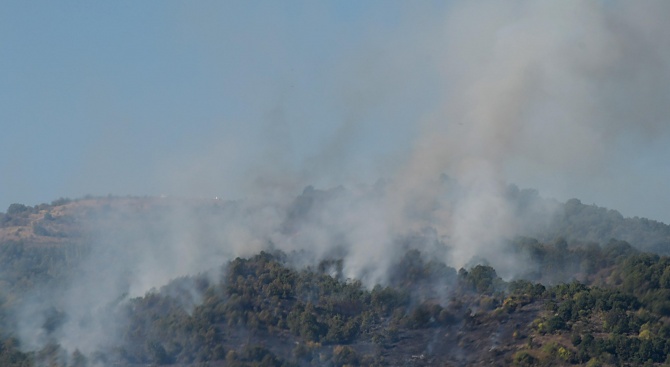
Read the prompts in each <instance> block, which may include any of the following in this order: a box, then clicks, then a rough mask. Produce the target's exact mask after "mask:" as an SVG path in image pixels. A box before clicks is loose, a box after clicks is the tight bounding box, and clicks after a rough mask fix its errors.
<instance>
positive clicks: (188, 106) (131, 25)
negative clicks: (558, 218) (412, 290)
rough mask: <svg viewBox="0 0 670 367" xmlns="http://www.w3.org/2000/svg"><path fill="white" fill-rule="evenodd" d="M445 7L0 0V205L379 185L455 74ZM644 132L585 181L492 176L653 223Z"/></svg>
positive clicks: (656, 146)
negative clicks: (272, 185)
mask: <svg viewBox="0 0 670 367" xmlns="http://www.w3.org/2000/svg"><path fill="white" fill-rule="evenodd" d="M450 11H451V10H450V8H449V5H448V4H446V3H443V2H428V1H426V2H412V3H411V4H410V2H402V1H363V2H361V1H337V2H335V1H333V2H313V1H306V2H296V1H282V2H278V1H276V2H273V1H226V2H220V1H209V2H208V1H200V2H183V1H182V2H180V1H143V2H134V1H115V2H79V1H66V2H46V1H43V2H21V1H7V2H4V3H3V4H2V5H0V126H1V133H0V147H1V150H0V153H1V154H0V210H4V208H7V206H8V205H9V204H11V203H14V202H19V203H24V204H28V205H34V204H38V203H41V202H50V201H52V200H54V199H57V198H59V197H81V196H83V195H87V194H92V195H107V194H110V193H111V194H115V195H160V194H169V195H189V196H205V197H210V196H215V195H216V196H224V197H239V196H243V195H244V189H245V185H248V184H249V181H250V180H253V176H254V175H256V172H271V173H272V175H274V176H273V177H275V178H276V177H282V175H283V174H286V175H287V176H291V177H300V180H302V181H304V182H301V184H302V183H314V184H316V185H318V186H328V185H336V184H338V183H345V184H348V183H352V182H368V183H369V182H374V180H376V179H377V178H380V177H385V176H392V175H393V173H392V172H394V170H395V169H396V168H397V167H396V166H397V165H398V162H402V161H404V157H406V156H408V155H409V154H410V153H411V151H412V150H413V149H416V146H417V144H420V127H421V126H423V125H422V121H424V120H426V119H430V118H431V116H434V115H435V114H436V112H435V111H439V110H440V109H442V108H444V107H443V106H444V105H448V103H445V101H446V100H448V99H449V98H451V96H453V95H454V94H455V93H458V91H454V90H453V89H450V85H451V84H452V80H451V79H450V78H451V76H450V75H451V72H452V71H453V70H455V69H449V71H448V72H446V73H445V72H443V70H442V64H443V63H444V60H447V59H449V58H450V57H452V54H454V53H456V51H454V50H453V49H451V48H450V46H449V42H447V41H445V40H443V39H442V37H443V34H442V33H441V32H443V31H444V29H445V23H447V22H449V19H450V14H449V12H450ZM464 14H468V13H467V12H465V13H464ZM446 28H448V25H446ZM445 32H446V31H445ZM452 32H453V30H452ZM445 37H446V38H449V37H451V38H453V37H454V36H453V35H451V36H450V35H447V36H445ZM467 42H468V38H467V37H466V38H465V43H467ZM454 84H457V83H455V82H454ZM447 115H448V114H447ZM448 116H450V115H448ZM433 118H434V117H433ZM445 120H449V119H448V118H446V119H445ZM445 123H451V124H453V121H446V122H445ZM659 135H661V136H662V137H661V138H660V139H647V138H645V137H641V138H639V139H638V138H636V137H635V136H633V138H631V139H633V140H634V139H637V140H635V141H634V142H629V141H627V142H626V143H624V144H621V145H620V147H621V150H618V152H619V153H617V154H614V155H612V156H611V159H607V160H604V161H603V162H601V165H602V167H604V168H603V171H604V172H605V173H603V174H601V175H597V176H596V177H589V176H588V175H586V174H584V173H583V172H582V173H579V172H573V171H570V170H568V171H567V173H565V174H562V173H561V171H555V173H556V175H559V176H561V177H560V178H558V179H557V178H556V177H555V175H552V174H548V172H553V171H551V170H547V171H542V169H539V171H542V172H543V174H539V173H538V174H532V173H529V172H530V170H529V169H528V167H527V166H523V164H522V163H519V162H522V161H523V159H521V160H519V159H516V160H514V159H513V160H512V161H513V163H510V164H509V167H508V168H507V170H508V171H509V172H512V173H518V174H517V175H515V174H512V175H511V176H510V177H507V179H509V180H510V181H514V182H516V183H517V184H519V186H522V187H524V186H534V187H536V188H538V189H539V190H540V192H541V193H546V194H548V195H551V196H555V197H557V198H559V199H562V200H564V199H567V198H570V197H579V198H581V199H582V200H583V201H584V202H587V203H591V202H595V203H597V204H599V205H604V206H608V207H612V208H615V209H620V210H621V211H622V212H623V213H624V214H625V215H641V216H648V217H652V218H654V219H660V220H664V221H666V222H668V221H670V209H667V208H668V207H670V205H668V204H670V192H669V191H670V190H668V189H667V188H666V186H667V185H666V183H667V179H668V173H667V171H668V169H667V167H668V166H667V162H668V159H670V154H669V153H668V148H666V147H667V146H670V145H668V144H666V143H667V139H666V136H665V132H664V131H663V132H662V134H659ZM622 136H624V137H626V136H630V135H627V134H623V135H622ZM417 139H418V141H419V143H417ZM663 139H666V140H663ZM624 140H627V138H625V139H624ZM631 141H632V140H631ZM531 166H533V167H537V166H541V165H539V164H538V163H537V162H535V163H533V164H532V165H531ZM519 167H522V168H519ZM437 174H439V173H436V175H437ZM557 181H560V184H556V182H557ZM608 185H609V186H608Z"/></svg>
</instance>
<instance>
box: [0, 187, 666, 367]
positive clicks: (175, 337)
mask: <svg viewBox="0 0 670 367" xmlns="http://www.w3.org/2000/svg"><path fill="white" fill-rule="evenodd" d="M68 203H70V201H68V200H64V201H63V203H56V204H58V205H66V204H68ZM54 205H55V204H54ZM584 207H585V206H583V205H582V204H581V203H577V202H568V203H567V204H566V208H567V209H566V210H568V209H569V210H570V211H579V212H580V213H581V214H580V215H582V214H584V215H586V214H589V213H591V214H592V213H596V214H598V216H601V215H602V214H603V212H602V211H600V209H598V208H593V207H589V208H584ZM53 208H54V206H49V205H44V206H38V207H26V206H21V205H18V204H16V205H13V206H11V207H10V208H9V209H8V210H7V213H6V214H3V215H2V216H1V217H0V222H2V224H0V227H2V226H4V227H3V228H9V229H12V230H14V228H15V227H16V228H20V226H22V225H28V224H26V223H33V222H36V223H38V226H37V227H36V226H35V225H34V224H31V226H32V227H31V228H32V229H31V230H32V231H33V232H34V233H37V234H38V235H39V233H42V235H41V236H43V237H53V238H60V239H65V241H61V242H58V244H57V245H53V243H46V245H45V244H44V243H34V242H30V241H29V239H27V238H26V239H21V240H15V239H4V240H2V241H0V366H8V367H15V366H21V367H29V366H30V367H32V366H54V367H56V366H58V367H86V366H88V367H92V366H140V365H143V366H145V365H156V366H168V365H173V366H197V365H209V366H224V365H225V366H324V365H325V366H386V365H417V366H430V365H445V364H446V365H501V366H507V365H518V366H524V365H533V366H553V365H588V366H598V365H602V366H606V365H620V366H638V365H650V366H651V365H656V366H659V365H664V364H665V365H667V364H670V359H669V358H668V355H670V258H668V257H666V256H660V255H656V254H651V253H646V252H641V251H640V250H638V249H636V248H634V247H633V246H632V245H631V244H629V243H628V242H625V241H620V240H607V241H605V242H602V243H603V244H602V245H601V244H600V243H599V242H595V241H576V240H572V239H570V238H569V237H557V238H556V239H553V240H551V241H544V242H543V241H540V240H537V239H534V238H530V237H519V238H516V239H514V240H510V241H507V242H506V244H507V246H506V248H505V250H506V254H507V255H510V258H512V259H515V261H516V262H517V264H518V266H517V268H518V269H517V271H516V272H515V273H513V274H512V275H511V276H512V280H509V281H505V280H503V279H501V277H500V276H499V274H498V272H497V271H496V269H494V268H493V267H492V266H490V265H488V264H487V262H486V261H480V262H479V263H473V265H472V266H468V267H467V268H463V269H458V270H457V269H454V268H451V267H449V266H447V265H445V264H444V263H443V262H441V261H440V259H439V258H435V257H430V256H428V254H424V253H421V252H420V251H418V250H416V249H411V248H412V247H411V246H410V245H408V246H406V248H408V250H407V252H406V253H405V254H404V255H403V256H401V257H400V258H399V259H398V261H397V262H396V263H395V264H394V266H392V267H391V269H392V271H391V272H390V273H389V276H388V279H387V280H386V282H385V283H384V285H376V286H374V287H371V288H370V287H366V286H364V285H363V284H362V283H361V282H360V281H358V280H356V279H346V278H345V277H344V275H343V273H344V272H343V268H344V266H345V265H346V264H345V260H344V259H337V258H335V259H329V260H324V261H322V262H321V263H319V264H318V265H315V266H313V267H306V268H304V267H303V268H296V267H294V266H291V264H295V263H296V261H295V260H296V257H299V256H300V255H301V254H300V253H289V254H285V253H282V252H278V251H276V252H261V253H260V254H258V255H256V256H253V257H250V258H236V259H234V260H232V261H230V262H229V263H227V264H223V266H222V268H221V272H220V273H219V274H220V275H218V276H212V275H211V274H208V275H194V276H188V277H183V278H179V279H175V280H173V281H172V282H171V283H169V284H168V285H166V286H164V287H162V288H161V289H158V290H153V291H151V292H149V293H147V294H145V295H144V296H143V297H138V298H131V299H123V300H120V301H119V302H117V303H116V304H114V305H110V309H109V310H110V317H113V318H114V320H116V321H118V322H115V323H114V324H113V327H111V328H110V330H109V334H110V335H113V336H114V337H113V338H112V340H113V342H112V343H111V344H110V345H107V346H101V347H100V348H99V349H98V350H96V351H86V352H85V353H84V352H82V351H79V350H76V349H75V350H66V349H65V348H64V347H63V346H61V345H60V344H59V339H58V328H59V327H60V326H61V324H62V322H63V321H64V320H67V318H68V315H67V314H65V313H64V311H63V310H59V309H50V310H49V311H48V312H49V315H46V317H45V322H44V325H43V330H42V332H43V334H44V335H46V336H47V337H48V340H50V342H49V343H47V344H46V345H45V346H44V347H43V348H41V349H40V350H23V349H21V345H20V342H19V340H18V335H17V333H16V324H15V319H14V317H13V315H12V312H15V311H16V309H17V307H19V305H20V302H21V300H22V297H24V296H25V295H26V294H29V293H30V291H31V290H39V289H40V288H41V287H42V288H48V287H52V288H54V287H57V285H59V284H62V283H66V282H67V281H68V280H69V279H70V278H71V277H74V276H77V274H78V273H77V266H78V264H79V263H80V262H81V261H82V259H85V258H86V256H87V255H88V254H89V253H90V248H89V247H88V246H86V245H85V243H84V242H82V241H81V239H80V238H77V240H76V241H75V240H72V241H69V240H68V239H70V238H69V237H68V236H67V235H63V236H61V237H58V235H57V233H59V232H58V230H60V229H62V228H66V226H74V225H76V223H75V222H76V221H75V220H74V219H73V217H71V216H67V215H62V216H60V217H59V216H47V215H46V214H48V213H49V212H50V210H52V209H53ZM55 212H56V211H54V213H55ZM607 213H608V215H610V216H611V217H612V218H610V219H608V220H609V221H610V222H611V221H614V220H618V219H616V218H618V216H617V215H615V214H616V213H610V212H607ZM298 214H300V213H297V214H296V216H298ZM302 214H304V213H302ZM591 214H589V215H591ZM571 215H574V213H573V214H571ZM30 221H33V222H30ZM566 223H567V222H566ZM588 223H591V224H593V225H596V223H597V220H593V221H590V222H588ZM575 225H576V224H575ZM39 228H43V229H44V231H46V232H39V231H40V229H39ZM287 228H288V227H287ZM640 228H642V227H640ZM573 229H574V230H575V231H578V229H577V227H575V228H573ZM287 230H288V229H287ZM594 230H595V229H594ZM661 230H663V228H661ZM35 231H37V232H35ZM603 233H604V232H603ZM607 233H609V232H607ZM407 242H408V244H411V241H410V240H407ZM418 242H421V241H420V240H419V241H418ZM445 246H447V247H448V245H445ZM446 251H448V249H447V250H446ZM508 276H509V275H508Z"/></svg>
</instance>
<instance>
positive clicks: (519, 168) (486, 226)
mask: <svg viewBox="0 0 670 367" xmlns="http://www.w3.org/2000/svg"><path fill="white" fill-rule="evenodd" d="M409 14H410V15H408V19H406V20H405V23H404V25H403V27H404V28H402V29H411V30H412V33H411V36H407V37H406V38H404V41H403V42H400V44H407V45H409V44H411V43H413V42H415V43H417V44H418V46H417V45H415V46H414V47H413V48H412V51H414V52H417V56H415V58H416V59H421V58H426V59H430V60H432V62H430V63H427V64H425V65H426V67H427V68H426V70H425V71H423V72H422V73H427V74H430V75H431V76H432V78H433V79H435V80H437V84H438V85H439V87H438V88H436V90H435V92H436V94H437V95H438V96H439V99H440V103H439V104H438V106H437V107H435V108H434V109H432V110H429V111H421V112H420V113H417V114H415V115H414V116H407V121H404V124H407V126H411V127H412V129H410V130H412V131H414V130H413V129H414V128H416V129H417V130H416V131H415V134H414V135H412V134H409V136H410V137H411V139H412V141H411V143H410V144H409V146H410V148H409V149H407V152H408V154H407V155H403V156H402V157H400V158H398V157H397V156H394V159H393V160H392V161H393V163H392V164H389V162H388V161H386V160H382V162H380V164H379V165H380V167H384V171H385V174H384V176H385V177H384V178H385V180H381V181H379V182H377V183H374V184H360V185H358V184H350V182H347V184H348V185H347V187H346V188H335V189H330V190H315V189H313V188H311V187H308V188H306V189H304V191H303V188H305V187H306V186H307V185H309V184H317V185H322V186H321V187H323V185H324V182H323V181H320V173H322V172H330V173H331V174H332V172H346V173H342V175H343V177H344V176H346V179H345V181H346V180H350V179H351V178H352V177H356V175H355V174H353V173H352V172H351V171H347V169H346V168H347V167H349V163H348V162H347V159H353V158H352V157H351V153H350V152H349V154H347V150H348V148H349V145H348V144H347V142H348V141H350V140H351V139H355V135H356V133H357V132H358V131H360V130H359V129H363V130H364V127H357V126H356V123H355V121H356V118H358V117H359V116H362V115H365V114H366V113H370V114H372V115H374V113H373V112H370V111H376V110H378V109H383V107H384V106H386V105H388V104H394V103H398V102H399V101H396V100H393V98H391V97H389V98H391V100H389V101H388V103H387V102H384V101H383V98H382V101H381V102H380V101H379V100H378V99H375V98H370V101H374V102H370V103H374V104H375V106H374V108H373V107H369V106H365V103H363V105H361V103H362V102H361V101H362V99H357V101H356V103H353V102H352V103H353V105H352V106H351V111H350V113H348V112H345V113H344V114H345V115H348V116H349V117H348V119H347V120H346V121H345V122H344V123H343V124H342V127H341V128H339V129H338V128H335V129H333V131H335V133H334V134H333V135H334V137H333V138H332V140H331V141H330V143H326V144H323V146H324V149H323V152H317V153H316V154H314V156H313V157H312V158H309V159H306V160H305V167H300V166H299V164H295V163H292V162H294V161H293V160H291V159H290V158H289V157H290V155H291V153H290V152H289V151H284V149H286V150H289V148H287V147H283V146H281V145H282V144H279V145H277V144H259V145H264V146H265V147H266V150H264V151H263V152H264V153H258V154H256V155H251V158H253V160H254V161H255V164H252V165H246V163H248V159H250V158H249V157H248V156H247V159H245V160H243V161H244V163H245V165H244V166H243V167H241V166H240V164H239V162H236V161H235V158H234V157H235V156H236V154H237V153H240V154H246V153H248V150H249V148H248V147H242V146H241V144H239V143H235V142H233V141H230V142H228V141H226V144H224V143H222V142H220V141H216V142H212V144H211V145H208V146H206V147H204V148H203V150H202V154H201V155H198V154H194V155H193V156H189V157H186V158H182V159H181V160H171V161H170V163H169V164H166V165H165V167H166V169H169V171H170V174H166V175H165V176H164V177H166V179H168V180H171V182H173V183H174V185H175V187H177V188H178V189H175V192H182V191H180V190H184V189H185V188H186V190H188V188H191V189H192V190H193V191H192V192H193V194H192V195H193V196H198V192H210V191H211V190H212V186H213V185H214V184H213V183H212V182H217V183H222V182H225V183H226V184H230V185H232V186H235V188H232V189H231V188H228V187H221V192H235V193H236V194H238V195H239V196H240V197H242V199H240V200H239V201H236V202H217V203H215V204H212V203H210V202H207V203H204V204H203V203H199V204H198V205H192V204H188V202H189V201H188V200H184V201H183V202H180V201H179V200H178V199H172V198H167V199H165V200H167V201H168V202H169V203H170V204H169V205H167V204H166V205H165V208H164V211H162V214H161V217H160V218H154V219H152V220H148V219H146V218H138V222H137V223H138V227H137V228H131V229H128V228H116V229H114V231H116V230H124V231H126V232H124V234H122V235H118V236H117V237H107V236H106V235H105V236H100V237H98V238H96V240H95V244H94V247H95V248H96V249H94V250H93V251H92V254H91V258H90V263H87V264H84V267H83V270H82V272H84V273H86V274H95V276H93V277H89V276H86V277H84V278H83V279H82V280H78V281H75V282H74V283H73V284H70V285H68V286H67V287H66V290H65V291H64V292H63V293H61V294H59V295H54V296H53V298H52V302H53V303H55V306H56V307H57V308H58V309H62V310H63V311H64V312H65V313H67V314H68V315H70V318H69V319H68V320H67V321H66V322H65V323H64V325H63V326H62V328H60V329H59V330H58V331H56V332H55V333H54V335H55V336H56V337H57V338H58V340H59V341H60V342H61V344H62V345H63V346H65V347H67V348H69V349H73V348H79V349H81V350H83V351H86V352H91V351H93V350H95V348H97V347H98V346H99V345H101V344H105V343H107V342H108V338H109V337H110V335H109V333H108V332H109V330H108V329H107V328H106V326H107V325H108V324H107V323H106V322H102V321H101V322H98V321H95V322H93V321H91V322H81V321H82V320H85V319H87V318H88V319H94V320H98V319H97V317H98V316H99V314H101V313H103V312H102V311H96V310H106V307H108V306H109V305H110V304H113V303H114V302H122V301H123V300H125V299H127V298H128V297H133V296H139V295H143V294H144V292H147V291H149V290H151V289H152V288H155V287H160V286H162V285H164V284H166V283H167V282H168V281H169V280H170V279H174V278H177V277H179V276H183V275H186V274H197V273H203V272H208V271H213V273H212V274H213V276H217V274H216V269H218V266H220V265H221V264H222V263H224V262H225V261H226V260H229V259H232V258H234V257H235V256H245V255H250V254H253V253H256V252H257V251H259V250H262V249H272V248H277V249H281V250H283V251H286V252H291V251H295V252H296V253H302V254H303V257H302V258H301V260H295V261H296V263H298V264H300V265H308V264H314V263H315V262H317V261H318V260H320V259H324V258H333V257H343V258H344V273H345V276H346V277H352V278H354V277H356V278H361V279H363V280H364V282H365V283H366V284H367V285H372V284H375V283H379V282H381V283H383V282H385V281H386V280H387V279H388V271H389V268H390V266H391V265H392V264H393V263H394V262H395V261H396V260H397V259H398V258H399V256H401V254H402V250H404V248H403V244H402V243H401V241H398V240H397V239H398V238H399V237H401V236H403V235H406V234H408V233H419V232H421V231H425V230H426V229H427V228H430V230H431V231H433V232H431V233H434V236H433V237H432V238H431V239H430V240H429V241H424V242H425V243H415V244H414V245H415V246H418V247H420V250H422V252H423V253H424V254H426V255H427V256H431V255H432V256H439V257H440V258H441V260H443V261H445V262H447V263H448V264H450V265H452V266H455V267H460V266H464V265H465V264H467V263H468V262H470V261H471V260H472V259H473V258H474V257H478V258H485V259H487V260H488V261H489V262H490V263H491V265H493V266H494V267H495V268H496V269H498V270H499V271H500V272H501V274H504V275H507V276H513V275H514V269H522V265H521V264H519V263H517V262H516V261H517V260H515V259H513V258H512V257H510V256H508V255H505V253H504V251H503V245H502V240H503V239H505V238H508V237H510V236H513V235H514V234H515V233H517V232H518V231H519V230H521V229H523V228H526V227H527V225H528V223H527V222H525V221H524V220H523V219H520V218H519V217H518V216H516V213H515V211H514V210H513V208H512V206H511V205H510V203H509V201H508V200H507V199H506V196H505V193H506V190H507V185H508V184H509V183H510V182H514V181H527V182H549V181H556V182H558V184H556V186H555V187H560V186H561V185H566V186H569V184H570V183H571V182H573V181H579V180H591V179H593V180H595V181H597V182H601V181H607V180H611V179H616V178H617V175H612V172H613V170H614V169H615V168H616V167H618V166H617V162H616V161H618V160H620V159H622V155H624V154H626V153H627V152H630V151H631V150H632V149H634V148H636V147H640V146H641V144H645V143H647V144H655V142H656V141H658V139H662V138H665V137H667V132H668V131H667V129H668V126H670V125H669V124H668V123H667V121H666V119H667V116H668V115H669V114H668V112H669V111H668V110H667V109H668V106H670V93H668V89H667V86H668V85H670V83H668V82H670V64H669V62H670V55H669V53H670V44H669V43H670V25H669V24H668V22H667V21H665V17H666V15H667V14H670V3H667V2H661V1H658V2H645V3H635V4H632V3H624V2H616V1H614V2H581V1H561V2H531V1H516V2H511V3H510V2H504V3H503V2H493V1H491V2H456V3H453V4H451V5H450V6H448V7H447V8H446V9H444V13H440V16H436V15H435V14H430V15H427V14H423V13H421V12H409ZM420 20H427V21H426V23H422V22H421V21H420ZM391 36H393V35H391ZM376 37H381V38H380V39H378V38H376ZM367 41H369V42H373V44H372V46H371V47H374V42H381V43H382V44H389V41H388V40H387V39H385V38H384V37H383V36H379V35H376V36H375V37H370V38H369V39H367ZM385 50H386V52H387V53H386V54H384V55H385V56H386V57H388V58H390V59H392V58H394V57H395V56H396V53H398V54H401V53H403V52H406V51H407V50H405V49H403V48H402V47H401V48H400V49H398V50H392V48H385ZM391 50H392V51H391ZM378 60H380V62H382V63H383V62H384V61H383V58H379V59H378ZM403 60H406V59H403ZM359 61H361V60H360V59H357V58H356V57H355V55H354V57H352V58H351V60H346V61H342V63H343V64H345V66H343V67H341V68H338V69H337V71H338V72H341V71H343V70H345V71H346V70H355V69H356V67H355V66H349V65H352V64H354V65H355V64H356V62H359ZM388 65H392V66H388ZM384 66H386V67H387V68H388V69H386V70H387V71H386V74H388V76H389V77H391V76H392V75H393V74H398V75H402V73H403V67H404V66H406V64H405V63H404V62H396V63H393V62H391V61H389V63H388V64H387V65H383V66H382V69H383V67H384ZM415 72H416V71H415V70H412V71H411V73H410V74H412V75H415V74H413V73H415ZM382 74H383V73H382ZM386 74H385V75H386ZM417 75H418V74H417ZM333 78H337V79H345V80H346V75H341V74H338V75H335V76H333ZM363 78H364V77H363ZM379 79H383V78H380V77H379V75H376V76H375V77H374V78H371V80H372V82H374V81H376V80H379ZM398 80H403V79H402V77H401V76H398ZM361 83H363V84H365V83H366V80H358V81H356V83H352V85H354V84H355V85H360V84H361ZM397 84H398V83H393V82H385V83H384V88H385V87H386V86H388V85H391V86H397ZM337 85H340V86H342V85H344V86H346V85H347V84H346V83H340V84H337ZM342 88H343V91H342V93H343V94H346V92H347V90H346V87H342ZM360 90H363V91H366V92H367V93H375V91H376V90H377V89H376V88H374V87H371V88H368V87H363V88H360V89H358V90H357V91H360ZM333 93H336V92H333ZM391 95H393V94H392V93H391ZM399 95H401V96H402V94H399ZM387 96H388V94H387ZM395 96H396V97H397V96H398V95H395ZM341 100H342V101H345V102H346V101H347V99H346V98H342V99H341ZM363 102H364V99H363ZM339 107H340V108H342V109H347V108H349V106H348V105H347V104H346V103H344V104H342V105H341V106H339ZM366 107H369V108H370V109H366ZM269 110H272V111H275V113H270V114H268V115H267V118H268V119H270V120H273V119H279V120H280V121H278V123H280V124H281V125H280V126H282V127H285V128H286V129H290V126H291V124H290V123H287V122H286V121H285V119H289V118H290V116H293V115H291V114H285V113H283V112H282V109H281V108H277V107H276V106H275V107H269ZM366 111H367V112H366ZM283 130H284V129H283V128H280V129H278V131H277V133H276V134H270V135H272V136H268V137H266V139H267V140H268V141H272V140H273V139H274V138H275V137H278V138H280V139H281V141H282V142H285V143H284V144H289V143H290V142H291V141H292V140H291V139H290V137H289V136H287V135H284V131H283ZM289 135H290V134H289ZM236 147H239V148H240V150H239V151H237V150H236ZM338 157H345V158H341V159H338ZM351 166H353V167H354V168H355V166H356V165H355V164H351ZM627 171H628V170H626V169H624V172H627ZM443 173H446V174H447V175H448V177H446V176H445V177H443V176H441V174H443ZM230 175H234V176H235V177H233V178H231V177H230ZM222 177H223V178H222ZM366 179H367V177H366ZM336 180H337V177H335V178H334V180H333V181H336ZM353 181H355V179H354V180H353ZM330 183H332V182H330ZM214 186H215V185H214ZM333 186H334V185H333ZM203 188H204V189H203ZM540 189H542V187H540ZM297 196H299V197H298V198H297V199H296V197H297ZM201 204H202V205H201ZM157 205H163V204H157ZM208 206H211V207H212V212H211V213H203V212H198V210H201V209H198V208H202V207H208ZM123 210H126V209H122V212H123ZM543 210H546V208H543ZM131 212H133V213H134V211H132V210H131ZM128 215H130V214H128ZM524 219H527V218H524ZM100 223H107V224H106V225H107V226H110V228H112V227H114V224H113V223H120V224H119V226H121V225H123V226H125V225H126V224H125V223H127V221H126V220H119V221H118V222H116V221H115V219H114V218H101V220H100ZM110 223H111V224H110ZM98 224H99V223H98ZM98 224H96V225H98ZM114 231H111V232H107V231H103V230H101V231H98V233H103V234H104V233H116V232H114ZM445 247H447V248H449V251H446V252H445V251H443V250H444V248H445ZM73 299H77V300H78V301H77V302H72V300H73ZM119 300H121V301H119ZM42 301H43V300H42ZM25 310H26V312H25V315H21V316H22V317H21V320H22V321H26V322H22V323H20V326H22V327H23V328H22V331H23V332H22V336H24V339H25V340H30V341H32V343H28V344H27V345H29V346H39V345H40V343H43V342H44V339H40V338H39V335H38V334H39V333H38V330H36V329H37V328H38V327H39V322H38V323H34V322H28V321H29V320H35V314H40V312H42V311H43V309H40V308H39V307H28V308H26V309H25ZM82 325H83V326H82Z"/></svg>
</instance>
